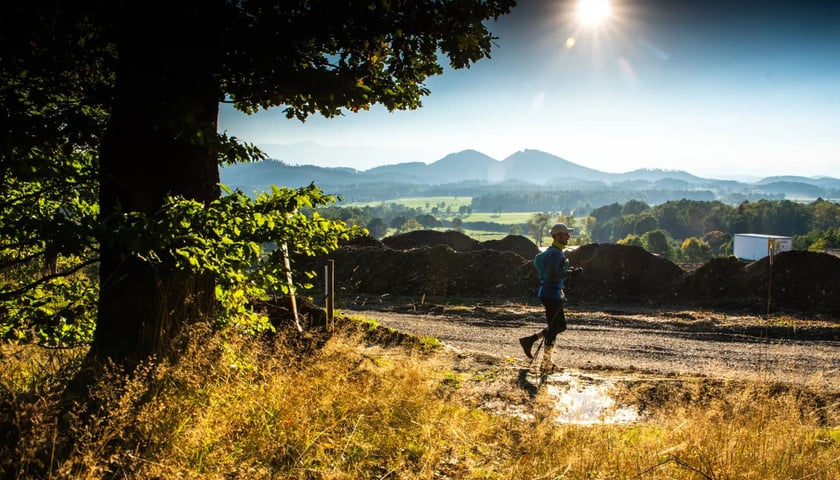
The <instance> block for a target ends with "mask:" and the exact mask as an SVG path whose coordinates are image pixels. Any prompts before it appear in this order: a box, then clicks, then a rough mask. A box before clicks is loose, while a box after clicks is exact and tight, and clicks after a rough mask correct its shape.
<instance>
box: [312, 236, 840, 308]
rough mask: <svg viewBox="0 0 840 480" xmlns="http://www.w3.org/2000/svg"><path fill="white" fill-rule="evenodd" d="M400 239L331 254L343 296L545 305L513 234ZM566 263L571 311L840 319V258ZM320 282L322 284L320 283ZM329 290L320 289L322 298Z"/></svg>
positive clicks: (589, 259)
mask: <svg viewBox="0 0 840 480" xmlns="http://www.w3.org/2000/svg"><path fill="white" fill-rule="evenodd" d="M398 237H399V238H396V237H391V238H386V239H385V240H383V241H382V242H378V241H376V240H372V241H370V240H367V241H364V242H358V243H353V244H347V245H343V246H342V247H341V248H339V249H338V250H337V251H335V252H333V253H332V254H330V255H329V257H327V258H331V259H333V260H334V261H335V269H336V270H335V287H336V290H337V292H338V293H340V294H373V295H384V294H393V295H416V296H418V297H420V296H422V295H424V294H425V295H432V296H465V297H479V298H480V297H501V298H506V299H511V300H517V301H522V300H526V301H527V300H528V299H531V300H534V301H536V299H535V298H534V297H533V295H534V292H535V290H536V287H537V284H538V280H537V276H536V271H535V269H534V267H533V257H534V255H536V253H537V252H538V249H537V248H536V246H535V245H534V244H533V243H532V242H531V241H530V240H528V239H527V238H524V237H519V236H514V235H512V236H508V237H506V238H505V239H503V240H498V241H495V242H494V241H488V242H477V241H475V240H472V239H470V238H469V237H466V236H465V235H463V234H461V233H459V232H455V231H451V232H432V231H418V232H411V233H410V234H403V235H400V236H398ZM523 240H524V242H523ZM435 242H439V243H435ZM525 242H527V243H525ZM453 244H454V245H456V246H457V247H459V248H456V247H454V246H452V245H453ZM397 246H399V247H400V248H396V247H397ZM567 256H568V258H569V261H570V263H571V264H572V265H575V266H580V267H582V268H583V272H582V273H581V274H580V275H579V276H578V277H577V278H575V279H573V280H570V281H569V282H568V283H567V288H566V292H567V295H568V297H569V301H570V302H580V303H628V304H648V305H650V304H659V305H672V306H677V305H682V306H691V307H698V308H726V309H738V310H746V311H752V312H755V313H757V314H761V313H765V312H766V311H767V307H768V301H769V305H770V308H771V311H772V312H774V313H779V312H789V313H804V314H808V315H823V316H831V317H835V316H836V317H840V302H838V301H837V298H840V258H838V257H835V256H833V255H829V254H824V253H814V252H803V251H792V252H783V253H780V254H778V255H776V256H775V258H774V262H773V264H772V265H771V264H770V262H769V259H768V258H763V259H761V260H758V261H755V262H751V263H750V262H745V261H743V260H738V259H736V258H734V257H729V258H715V259H712V260H709V261H708V262H706V263H704V264H702V265H700V266H699V267H697V268H696V269H693V270H692V271H685V270H683V269H682V268H680V267H679V266H678V265H676V264H674V263H673V262H671V261H669V260H666V259H664V258H662V257H659V256H656V255H653V254H651V253H649V252H647V251H646V250H644V249H643V248H641V247H637V246H629V245H613V244H594V243H593V244H589V245H583V246H581V247H579V248H577V249H575V250H572V251H569V252H568V253H567ZM327 258H325V257H318V258H314V259H311V258H310V259H298V260H297V261H296V264H297V266H298V267H300V268H303V269H305V270H309V271H314V272H316V273H318V272H321V271H323V265H324V264H325V261H326V259H327ZM319 280H322V279H320V278H317V277H316V278H315V279H313V283H318V281H319ZM322 285H323V284H322ZM322 285H321V286H316V287H315V288H319V289H321V290H320V291H323V286H322Z"/></svg>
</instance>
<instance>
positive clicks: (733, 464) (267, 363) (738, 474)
mask: <svg viewBox="0 0 840 480" xmlns="http://www.w3.org/2000/svg"><path fill="white" fill-rule="evenodd" d="M339 327H340V328H339V330H338V331H339V332H341V333H337V334H335V335H333V336H324V334H323V333H322V334H320V335H319V334H318V333H317V332H308V333H307V335H305V336H304V337H300V336H297V335H296V334H294V333H293V332H292V333H290V334H289V336H284V335H282V334H281V335H280V336H278V337H273V338H264V339H260V340H256V339H254V338H252V337H243V336H239V335H237V334H235V333H234V332H230V331H228V332H222V333H214V332H212V331H210V330H209V329H202V328H201V326H200V325H195V326H193V327H191V328H192V331H191V332H190V335H189V340H188V343H187V345H186V347H185V348H186V352H185V354H184V355H183V356H182V357H181V360H180V361H179V362H178V363H168V362H161V363H157V364H149V365H145V366H142V367H140V368H139V369H138V370H137V372H136V374H135V375H133V376H131V377H128V376H125V375H122V374H120V373H119V372H113V373H111V374H107V375H105V376H103V377H102V380H101V381H100V382H99V383H98V384H97V385H95V386H94V388H93V390H92V395H93V398H94V399H95V400H96V402H95V403H94V406H95V410H93V413H92V416H91V417H89V418H83V417H82V416H81V414H80V410H79V409H73V408H71V409H69V413H62V412H67V411H68V410H67V408H66V406H65V405H64V404H62V396H61V391H62V388H63V385H64V383H65V382H66V381H67V378H68V375H70V374H72V372H73V370H74V369H73V365H78V361H79V359H80V358H81V356H82V355H84V351H82V350H77V351H48V350H44V349H38V348H35V347H26V346H22V347H21V346H14V345H10V344H5V345H2V346H1V348H2V349H0V358H2V360H3V363H4V368H3V369H2V371H0V394H2V395H0V400H2V403H0V405H2V409H0V427H2V429H3V432H7V433H6V434H4V435H3V436H2V437H0V442H2V443H0V477H2V478H50V479H70V478H82V479H99V478H132V479H176V478H195V479H214V480H215V479H270V478H284V479H348V480H349V479H374V478H375V479H417V480H420V479H424V480H425V479H428V480H431V479H435V478H449V479H499V480H502V479H536V478H604V479H606V478H610V479H613V478H615V479H619V478H623V479H635V478H644V479H654V480H656V479H663V480H664V479H669V480H671V479H723V478H814V479H830V478H840V457H838V453H837V452H838V451H840V428H838V426H837V425H838V415H840V413H839V412H838V406H837V404H836V403H834V404H831V402H828V403H825V402H824V403H820V402H819V401H815V398H818V397H815V395H818V394H819V393H818V392H817V393H813V392H811V393H804V392H796V391H785V390H783V389H779V388H778V386H776V385H764V384H752V385H743V384H737V385H736V384H733V385H725V384H724V385H716V386H712V385H711V384H710V383H708V382H702V381H699V382H697V383H696V384H691V383H687V384H681V385H680V386H679V387H677V386H676V385H677V384H676V383H673V384H672V383H670V382H666V387H665V388H664V389H662V390H661V391H658V392H657V394H656V395H647V398H650V399H659V400H658V401H657V402H653V403H649V404H648V405H646V406H645V420H644V421H643V422H637V423H632V424H619V425H604V424H596V425H574V424H558V423H556V422H555V421H554V418H555V416H554V415H552V412H551V410H550V409H547V410H544V411H543V410H542V409H543V408H544V407H543V406H542V405H541V403H540V401H539V398H538V399H536V400H535V401H534V405H533V407H532V408H533V411H534V414H535V415H533V416H531V417H527V418H526V417H521V416H515V415H514V416H511V415H502V414H499V413H494V410H493V409H492V408H481V407H480V406H479V405H478V404H479V403H480V402H479V401H478V400H481V398H480V397H476V396H475V395H474V391H472V390H470V389H469V388H471V387H470V386H473V387H474V385H475V384H476V383H480V382H485V381H493V380H494V379H495V377H497V375H492V374H488V373H487V372H483V373H481V374H478V373H476V372H471V371H464V370H459V369H456V368H455V367H454V365H456V364H457V363H453V359H452V357H450V356H447V355H446V354H445V352H443V351H440V350H441V349H435V345H437V343H436V342H434V341H431V340H430V339H425V338H422V339H414V340H412V339H411V338H408V339H406V338H404V337H397V336H394V335H393V334H392V333H389V332H387V331H385V332H382V333H384V335H380V336H379V338H380V339H383V338H390V339H391V340H390V343H388V344H380V346H378V347H377V346H376V345H375V344H374V345H372V344H371V338H372V337H371V332H379V331H381V329H379V328H377V327H376V325H375V323H373V322H365V321H363V319H361V320H348V319H343V320H342V321H341V322H340V324H339ZM319 337H320V338H319ZM399 338H401V340H400V339H399ZM395 339H397V340H395ZM394 342H398V343H394ZM372 347H375V348H372ZM637 388H648V389H653V388H662V387H661V386H660V387H657V386H656V385H653V384H650V385H647V384H642V385H638V386H637ZM12 432H13V433H14V435H12V434H11V433H12ZM70 440H72V442H70Z"/></svg>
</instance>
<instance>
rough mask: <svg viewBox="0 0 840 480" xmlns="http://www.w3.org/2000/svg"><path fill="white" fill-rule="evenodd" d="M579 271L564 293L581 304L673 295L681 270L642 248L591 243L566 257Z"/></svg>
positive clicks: (681, 273) (643, 299)
mask: <svg viewBox="0 0 840 480" xmlns="http://www.w3.org/2000/svg"><path fill="white" fill-rule="evenodd" d="M567 258H568V259H569V263H571V264H572V265H575V266H579V267H582V268H583V272H582V273H581V274H580V276H579V277H578V278H577V279H575V280H574V282H569V285H568V289H567V290H568V293H571V292H572V291H573V292H574V297H575V298H579V299H580V300H583V301H604V300H609V301H618V300H633V299H634V298H635V299H636V300H640V301H645V300H648V299H659V298H660V297H662V296H663V295H665V294H668V293H670V292H673V290H674V288H675V286H676V285H677V284H678V283H679V282H680V280H681V279H682V276H683V275H684V274H685V272H684V271H683V269H681V268H680V267H678V266H677V265H676V264H674V263H672V262H670V261H669V260H666V259H664V258H661V257H658V256H656V255H653V254H652V253H650V252H648V251H647V250H645V249H644V248H642V247H638V246H632V245H613V244H597V243H591V244H589V245H583V246H581V247H579V248H577V249H575V250H574V251H571V252H569V253H568V254H567Z"/></svg>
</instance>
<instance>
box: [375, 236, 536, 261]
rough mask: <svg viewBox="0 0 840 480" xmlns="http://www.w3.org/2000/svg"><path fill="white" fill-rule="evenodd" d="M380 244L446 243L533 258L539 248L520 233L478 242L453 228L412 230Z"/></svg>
mask: <svg viewBox="0 0 840 480" xmlns="http://www.w3.org/2000/svg"><path fill="white" fill-rule="evenodd" d="M382 244H383V245H385V246H387V247H389V248H393V249H396V250H410V249H412V248H420V247H434V246H437V245H446V246H448V247H450V248H452V249H453V250H456V251H459V252H469V251H473V250H497V251H501V252H514V253H516V254H518V255H519V256H521V257H522V258H525V259H530V258H534V255H536V254H537V253H539V251H540V249H539V248H538V247H537V245H536V244H535V243H534V242H532V241H531V240H530V239H529V238H528V237H524V236H522V235H507V236H506V237H504V238H503V239H501V240H487V241H486V242H479V241H478V240H475V239H473V238H472V237H469V236H467V235H466V234H463V233H461V232H458V231H455V230H448V231H446V232H438V231H435V230H414V231H411V232H406V233H401V234H399V235H393V236H390V237H385V238H383V239H382Z"/></svg>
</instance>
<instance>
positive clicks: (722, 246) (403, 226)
mask: <svg viewBox="0 0 840 480" xmlns="http://www.w3.org/2000/svg"><path fill="white" fill-rule="evenodd" d="M565 194H566V192H564V195H565ZM523 195H527V194H523ZM480 205H481V204H480V202H478V203H477V202H476V199H475V198H472V199H470V198H469V197H427V198H425V199H424V198H422V197H420V198H412V199H404V200H395V201H391V202H379V203H375V204H367V205H355V206H332V207H328V208H326V209H324V210H322V212H321V213H322V214H323V215H324V216H327V217H328V218H332V219H336V220H341V221H344V222H346V223H348V224H350V225H358V226H361V227H364V228H367V229H368V231H369V232H370V235H371V236H372V237H374V238H382V237H385V236H388V235H393V234H399V233H405V232H408V231H413V230H422V229H434V230H447V229H451V230H457V231H461V232H464V233H467V234H468V235H471V236H476V237H479V238H481V236H482V235H486V234H488V233H496V234H497V235H498V236H499V237H501V236H504V235H507V234H515V235H525V236H528V237H529V238H531V239H532V240H534V242H535V243H536V244H537V245H541V244H542V243H543V239H544V237H545V235H546V234H545V232H546V231H547V229H548V228H549V227H550V226H551V224H552V223H554V222H556V221H562V222H566V223H568V224H570V225H574V226H575V228H577V229H578V234H577V235H576V237H575V238H574V239H573V240H572V244H577V245H581V244H585V243H593V242H594V243H621V244H630V245H639V246H642V247H644V248H645V249H647V250H649V251H651V252H652V253H656V254H658V255H661V256H663V257H665V258H668V259H671V260H675V261H686V262H700V261H704V260H707V259H709V258H712V257H715V256H724V255H730V254H732V239H733V235H734V234H736V233H761V234H772V235H783V236H790V237H793V241H794V248H795V249H797V250H810V251H828V252H832V251H836V250H838V249H840V204H838V203H835V202H830V201H826V200H823V199H817V200H815V201H813V202H808V203H802V202H794V201H791V200H770V199H761V200H758V201H754V202H750V201H744V202H742V203H741V204H739V205H735V206H732V205H727V204H725V203H723V202H720V201H701V200H688V199H681V200H675V201H667V202H664V203H661V204H658V205H649V204H648V203H646V202H644V201H641V200H630V201H627V202H625V203H617V202H615V203H611V204H608V205H603V206H600V207H597V208H595V209H593V210H591V211H589V212H587V213H586V214H578V212H577V211H574V210H565V211H563V210H560V209H557V210H545V211H539V210H532V211H530V212H527V213H523V212H519V213H505V212H502V211H499V210H496V211H494V212H486V211H482V209H481V208H480ZM476 207H478V208H476ZM484 239H487V237H486V236H485V237H484Z"/></svg>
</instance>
